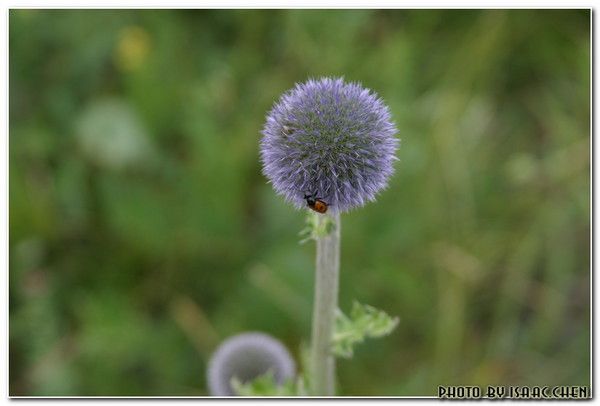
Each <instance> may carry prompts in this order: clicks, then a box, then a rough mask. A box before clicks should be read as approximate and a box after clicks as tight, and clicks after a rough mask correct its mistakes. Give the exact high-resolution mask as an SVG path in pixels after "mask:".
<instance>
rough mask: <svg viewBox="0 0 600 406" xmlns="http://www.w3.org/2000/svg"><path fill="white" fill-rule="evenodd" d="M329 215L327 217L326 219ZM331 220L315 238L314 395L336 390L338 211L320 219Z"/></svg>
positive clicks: (312, 389)
mask: <svg viewBox="0 0 600 406" xmlns="http://www.w3.org/2000/svg"><path fill="white" fill-rule="evenodd" d="M326 216H329V217H330V219H327V217H326ZM327 220H330V221H333V229H332V230H331V232H330V233H329V234H327V235H325V236H321V237H319V238H318V239H317V263H316V265H317V269H316V274H315V297H314V308H313V325H312V343H311V361H310V362H311V374H310V380H311V392H312V395H313V396H333V395H334V390H335V358H334V356H333V354H332V352H331V340H332V337H333V332H334V327H335V313H336V310H337V297H338V285H339V270H340V215H339V214H337V213H336V214H331V215H322V216H319V221H320V222H321V223H322V222H324V221H327Z"/></svg>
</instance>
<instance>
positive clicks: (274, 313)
mask: <svg viewBox="0 0 600 406" xmlns="http://www.w3.org/2000/svg"><path fill="white" fill-rule="evenodd" d="M9 34H10V39H9V45H10V49H9V56H10V60H9V63H10V78H9V79H10V153H9V157H10V243H9V244H10V259H9V266H10V394H11V395H205V394H206V393H207V392H206V385H205V365H206V362H207V360H208V358H209V356H210V354H211V352H212V350H213V349H214V348H215V346H216V345H217V344H218V343H219V342H220V341H221V340H223V339H224V338H226V337H228V336H230V335H232V334H236V333H238V332H241V331H246V330H261V331H264V332H267V333H270V334H272V335H273V336H275V337H278V338H279V339H281V340H282V341H284V343H285V344H286V345H287V346H288V347H289V348H290V349H291V350H292V352H293V353H294V355H295V356H296V358H297V357H298V353H299V347H300V345H301V343H303V342H305V341H306V340H307V339H308V338H309V335H310V318H311V312H312V309H311V301H312V289H313V261H314V246H313V244H306V245H299V244H298V241H299V237H298V232H299V231H300V230H301V229H302V228H303V223H304V214H303V213H301V212H298V211H295V210H294V209H293V208H291V207H290V206H288V205H286V204H285V203H284V202H283V200H282V199H281V198H280V197H278V196H276V195H275V193H274V192H273V190H272V188H271V187H270V185H268V184H267V183H266V180H265V178H264V177H263V176H262V175H261V166H260V163H259V155H258V143H259V139H260V136H261V135H260V130H261V128H262V125H263V122H264V117H265V114H266V112H267V111H268V110H269V109H270V108H271V106H272V105H273V103H274V101H276V100H277V99H278V97H279V95H280V94H281V93H282V92H283V91H285V90H287V89H289V88H291V87H292V86H293V85H294V83H295V82H298V81H304V80H306V79H307V78H309V77H319V76H322V75H336V76H342V75H343V76H345V78H346V79H347V80H353V81H360V82H362V83H363V85H364V86H366V87H369V88H372V89H373V90H375V91H376V92H378V93H379V95H380V96H382V97H383V98H384V99H385V101H386V102H387V103H388V104H389V106H390V108H391V111H392V114H393V117H394V119H395V121H396V123H397V125H398V128H399V130H400V138H401V139H402V146H401V148H400V150H399V153H398V156H399V158H400V161H399V162H398V163H397V166H396V168H397V172H396V174H395V176H394V177H393V178H392V180H391V185H390V187H389V189H387V190H386V191H385V192H383V193H382V194H381V195H380V198H379V199H378V201H377V202H376V203H373V204H370V205H368V206H366V207H365V208H363V209H361V210H356V211H354V212H352V213H350V214H347V215H344V216H343V223H344V224H343V229H342V230H343V233H342V268H341V290H340V292H341V297H340V303H341V307H342V309H344V310H348V309H349V306H350V304H351V302H352V300H353V299H357V300H359V301H361V302H363V303H368V304H371V305H373V306H376V307H379V308H382V309H384V310H386V311H387V312H389V313H390V314H393V315H399V316H400V317H401V323H400V326H399V327H398V329H397V330H396V331H395V332H394V333H393V334H392V335H391V336H389V337H386V338H384V339H381V340H377V341H372V342H371V343H368V344H367V343H366V344H363V345H362V346H361V347H359V348H358V349H357V352H356V354H355V357H354V360H352V361H345V360H342V361H340V362H339V367H338V369H339V371H338V375H339V387H340V394H341V395H435V394H436V391H437V385H449V384H461V385H510V384H512V385H589V384H590V311H589V306H590V173H589V171H590V149H589V146H590V49H589V47H590V11H588V10H546V11H544V10H517V11H510V10H479V11H478V10H471V11H468V10H452V11H448V10H386V11H383V10H381V11H377V10H371V11H361V10H346V11H344V10H335V11H327V10H316V11H312V10H293V11H285V10H262V11H256V10H210V11H203V10H193V11H186V10H174V11H169V10H137V11H136V10H117V11H111V10H95V11H94V10H86V11H81V10H11V11H10V15H9Z"/></svg>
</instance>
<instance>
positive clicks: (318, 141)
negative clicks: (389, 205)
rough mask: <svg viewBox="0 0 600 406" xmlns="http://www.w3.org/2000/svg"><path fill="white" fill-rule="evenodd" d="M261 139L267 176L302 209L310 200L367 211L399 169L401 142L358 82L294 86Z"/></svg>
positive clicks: (340, 208) (324, 81)
mask: <svg viewBox="0 0 600 406" xmlns="http://www.w3.org/2000/svg"><path fill="white" fill-rule="evenodd" d="M262 133H263V138H262V140H261V160H262V163H263V173H264V174H265V176H266V177H267V178H268V179H269V181H270V182H271V183H272V184H273V187H274V189H275V191H276V192H277V193H279V194H281V195H283V196H284V197H285V199H286V200H288V201H289V202H291V203H292V204H294V205H295V206H296V207H298V208H301V207H305V206H306V201H305V198H304V197H305V196H306V195H313V196H316V197H318V198H320V199H322V200H323V201H325V202H326V203H327V204H328V205H329V206H330V209H331V210H332V211H337V212H345V211H348V210H350V209H352V208H355V207H360V206H363V205H364V204H365V203H366V202H368V201H373V200H375V196H376V194H377V193H378V192H379V191H380V190H382V189H383V188H385V187H386V185H387V181H388V178H389V177H390V175H391V174H392V173H393V171H394V168H393V162H394V160H395V159H396V157H395V152H396V149H397V147H398V139H396V138H395V137H394V135H395V134H396V128H395V126H394V124H393V123H392V121H391V117H390V112H389V110H388V108H387V106H386V105H385V104H384V103H383V101H382V100H381V99H380V98H379V97H378V96H377V95H376V94H375V93H373V92H371V91H370V90H368V89H365V88H363V87H362V86H361V85H359V84H357V83H345V82H344V81H343V79H334V78H323V79H320V80H309V81H308V82H306V83H301V84H296V86H295V87H294V88H293V89H292V90H290V91H288V92H287V93H285V94H283V96H282V97H281V99H280V100H279V101H278V102H277V103H276V104H275V106H274V107H273V109H272V110H271V111H270V113H269V114H268V116H267V120H266V123H265V125H264V128H263V131H262Z"/></svg>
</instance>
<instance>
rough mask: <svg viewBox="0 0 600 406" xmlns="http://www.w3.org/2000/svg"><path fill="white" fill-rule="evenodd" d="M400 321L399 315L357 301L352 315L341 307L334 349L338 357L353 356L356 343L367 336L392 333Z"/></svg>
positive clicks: (373, 336) (353, 306) (338, 313)
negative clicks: (391, 315)
mask: <svg viewBox="0 0 600 406" xmlns="http://www.w3.org/2000/svg"><path fill="white" fill-rule="evenodd" d="M399 322H400V320H399V319H398V317H390V316H389V315H388V314H387V313H385V312H384V311H382V310H379V309H376V308H375V307H373V306H369V305H363V304H360V303H358V302H356V301H355V302H354V303H353V304H352V310H351V311H350V317H348V316H346V315H345V314H344V313H342V311H341V310H339V309H338V311H337V315H336V323H335V332H334V334H333V339H332V351H333V353H334V354H335V355H336V356H338V357H342V358H351V357H352V356H353V355H354V347H355V346H356V344H359V343H361V342H363V341H364V340H365V338H367V337H370V338H377V337H383V336H386V335H388V334H390V333H391V332H392V331H393V330H394V328H396V326H397V325H398V323H399Z"/></svg>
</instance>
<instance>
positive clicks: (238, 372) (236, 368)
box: [207, 333, 296, 396]
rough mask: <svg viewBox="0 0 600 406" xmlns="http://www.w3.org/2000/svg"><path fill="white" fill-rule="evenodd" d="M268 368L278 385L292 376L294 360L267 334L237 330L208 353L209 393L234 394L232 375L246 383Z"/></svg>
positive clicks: (280, 344)
mask: <svg viewBox="0 0 600 406" xmlns="http://www.w3.org/2000/svg"><path fill="white" fill-rule="evenodd" d="M269 371H270V372H271V373H272V374H273V378H274V379H275V382H276V383H277V384H279V385H281V384H283V383H284V382H285V381H286V380H288V379H290V378H293V377H294V375H295V373H296V364H295V363H294V360H293V359H292V357H291V355H290V353H289V352H288V350H287V349H286V348H285V346H284V345H283V344H282V343H281V342H279V341H278V340H277V339H275V338H273V337H271V336H269V335H267V334H263V333H242V334H238V335H236V336H233V337H230V338H228V339H227V340H225V341H224V342H223V343H222V344H221V345H220V346H219V347H218V348H217V350H216V351H215V352H214V354H213V355H212V357H211V359H210V361H209V363H208V369H207V378H208V389H209V392H210V394H211V395H212V396H235V395H236V394H235V392H234V390H233V388H232V387H231V381H232V379H233V378H236V379H238V380H239V381H240V382H241V383H246V382H250V381H252V380H254V379H255V378H258V377H259V376H261V375H264V374H266V373H267V372H269Z"/></svg>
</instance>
